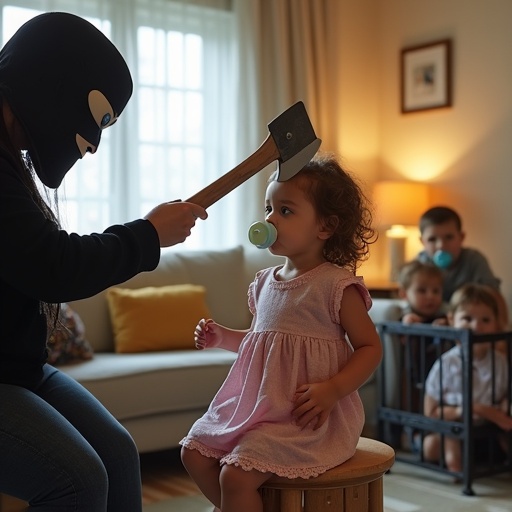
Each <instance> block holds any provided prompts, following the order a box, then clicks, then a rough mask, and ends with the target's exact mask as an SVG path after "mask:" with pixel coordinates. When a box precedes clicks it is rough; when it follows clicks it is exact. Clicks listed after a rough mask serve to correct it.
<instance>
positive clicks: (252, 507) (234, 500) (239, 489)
mask: <svg viewBox="0 0 512 512" xmlns="http://www.w3.org/2000/svg"><path fill="white" fill-rule="evenodd" d="M271 476H272V473H261V472H260V471H256V470H255V469H253V470H251V471H245V470H243V469H242V468H240V467H238V466H232V465H227V464H226V465H225V466H222V469H221V472H220V486H221V494H222V503H221V507H220V508H221V510H222V512H239V511H240V510H243V511H244V512H263V502H262V500H261V495H260V493H259V488H260V486H261V485H262V484H264V483H265V482H266V481H267V480H268V479H269V478H270V477H271Z"/></svg>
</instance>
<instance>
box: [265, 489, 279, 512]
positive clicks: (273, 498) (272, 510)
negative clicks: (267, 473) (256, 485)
mask: <svg viewBox="0 0 512 512" xmlns="http://www.w3.org/2000/svg"><path fill="white" fill-rule="evenodd" d="M261 499H262V501H263V511H264V512H280V511H281V491H280V490H279V489H265V488H263V489H261Z"/></svg>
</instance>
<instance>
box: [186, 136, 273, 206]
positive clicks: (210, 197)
mask: <svg viewBox="0 0 512 512" xmlns="http://www.w3.org/2000/svg"><path fill="white" fill-rule="evenodd" d="M279 156H280V155H279V150H278V149H277V146H276V143H275V142H274V139H273V138H272V136H271V135H270V133H269V134H268V135H267V138H266V139H265V141H264V142H263V144H262V145H261V146H260V147H259V148H258V149H257V150H256V151H255V152H254V153H253V154H252V155H250V156H249V157H247V158H246V159H245V160H244V161H243V162H242V163H240V164H238V165H237V166H236V167H234V168H233V169H231V171H229V172H227V173H226V174H224V175H223V176H221V177H220V178H218V179H217V180H215V181H214V182H213V183H210V185H208V186H207V187H205V188H203V190H200V191H199V192H197V194H194V195H193V196H192V197H190V198H189V199H187V202H188V203H194V204H198V205H199V206H202V207H203V208H208V207H209V206H211V205H212V204H213V203H216V202H217V201H218V200H219V199H221V198H222V197H224V196H225V195H226V194H228V193H229V192H231V191H232V190H233V189H235V188H236V187H238V186H239V185H241V184H242V183H243V182H244V181H247V180H248V179H249V178H250V177H251V176H254V175H255V174H256V173H257V172H259V171H261V170H262V169H263V168H264V167H266V166H267V165H268V164H270V163H272V162H273V161H274V160H277V159H278V158H279Z"/></svg>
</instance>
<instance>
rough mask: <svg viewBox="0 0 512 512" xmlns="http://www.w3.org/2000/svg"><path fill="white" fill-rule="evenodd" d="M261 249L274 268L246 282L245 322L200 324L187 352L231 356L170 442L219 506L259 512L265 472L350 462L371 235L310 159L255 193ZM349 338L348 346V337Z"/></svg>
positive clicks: (366, 327)
mask: <svg viewBox="0 0 512 512" xmlns="http://www.w3.org/2000/svg"><path fill="white" fill-rule="evenodd" d="M265 211H266V220H267V222H270V223H272V224H273V225H274V226H275V228H276V229H277V233H278V237H277V240H276V241H275V242H274V244H273V245H272V246H271V247H270V252H271V253H273V254H275V255H280V256H285V257H286V260H285V263H284V264H283V265H281V266H278V267H274V268H268V269H266V270H262V271H260V272H258V273H257V274H256V277H255V280H254V282H253V283H252V284H251V285H250V287H249V294H248V295H249V307H250V310H251V312H252V314H253V321H252V325H251V327H250V329H248V330H245V331H240V330H233V329H229V328H227V327H224V326H221V325H219V324H217V323H215V322H214V321H213V320H205V319H203V320H201V321H200V323H199V324H198V326H197V328H196V332H195V339H196V345H197V347H198V348H200V349H202V348H212V347H222V348H224V349H227V350H231V351H235V352H238V357H237V359H236V361H235V363H234V364H233V367H232V368H231V371H230V373H229V375H228V376H227V378H226V380H225V382H224V384H223V385H222V387H221V389H220V390H219V392H218V393H217V395H216V396H215V398H214V399H213V402H212V404H211V405H210V408H209V410H208V411H207V412H206V414H205V415H204V416H203V417H202V418H200V419H199V420H198V421H196V423H195V424H194V425H193V427H192V429H191V430H190V432H189V434H188V436H187V437H186V438H185V439H183V440H182V442H181V444H182V445H183V448H182V460H183V464H184V465H185V467H186V468H187V470H188V472H189V474H190V475H191V477H192V478H193V479H194V480H195V481H196V483H197V484H198V486H199V487H200V489H201V491H202V492H203V493H204V495H205V496H206V497H207V498H208V499H209V500H210V501H211V502H212V503H213V504H214V505H215V506H216V507H218V508H220V509H222V512H239V511H240V510H244V511H245V512H261V511H262V510H263V506H262V502H261V497H260V494H259V492H258V489H259V487H260V486H261V485H262V484H263V483H264V482H265V481H267V480H268V479H269V478H270V477H271V476H272V475H273V474H276V475H279V476H286V477H289V478H296V477H302V478H309V477H313V476H317V475H319V474H321V473H323V472H325V471H327V470H328V469H330V468H332V467H334V466H337V465H338V464H341V463H342V462H345V461H346V460H347V459H349V458H350V457H352V455H353V454H354V452H355V449H356V445H357V442H358V439H359V436H360V434H361V430H362V427H363V423H364V411H363V406H362V403H361V400H360V398H359V395H358V393H357V389H358V388H359V387H360V386H361V385H362V384H364V382H365V381H366V380H367V379H368V378H369V377H370V375H371V374H372V373H373V371H374V370H375V368H376V367H377V365H378V364H379V362H380V360H381V345H380V340H379V337H378V335H377V332H376V329H375V326H374V325H373V323H372V321H371V319H370V317H369V316H368V312H367V310H368V309H369V308H370V306H371V299H370V296H369V294H368V291H367V289H366V288H365V286H364V283H363V280H362V278H361V277H356V275H355V270H356V267H357V266H358V263H359V262H360V261H361V260H363V259H365V258H366V256H367V255H368V247H369V244H370V243H372V242H373V241H374V231H373V229H372V228H371V213H370V210H369V208H368V205H367V202H366V199H365V197H364V195H363V193H362V191H361V189H360V188H359V186H358V185H357V184H356V182H355V181H354V180H353V179H352V178H351V177H350V176H349V175H348V174H347V173H346V172H345V171H344V170H343V169H342V168H341V167H340V165H339V164H338V162H337V161H336V160H335V159H334V158H333V157H331V156H324V157H317V158H315V159H314V160H313V161H311V162H310V163H309V164H308V165H306V166H305V167H304V168H303V169H302V170H301V171H300V172H299V173H298V174H297V175H295V176H294V177H293V178H291V179H290V180H288V181H284V182H279V181H277V177H276V173H274V174H273V175H272V176H271V178H270V180H269V184H268V187H267V191H266V198H265ZM349 339H350V342H349Z"/></svg>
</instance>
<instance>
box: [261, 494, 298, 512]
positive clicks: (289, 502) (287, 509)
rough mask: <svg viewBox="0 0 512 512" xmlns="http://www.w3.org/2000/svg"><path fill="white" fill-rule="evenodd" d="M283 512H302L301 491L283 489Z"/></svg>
mask: <svg viewBox="0 0 512 512" xmlns="http://www.w3.org/2000/svg"><path fill="white" fill-rule="evenodd" d="M265 512H266V511H265ZM281 512H302V490H301V489H298V490H296V489H281Z"/></svg>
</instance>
